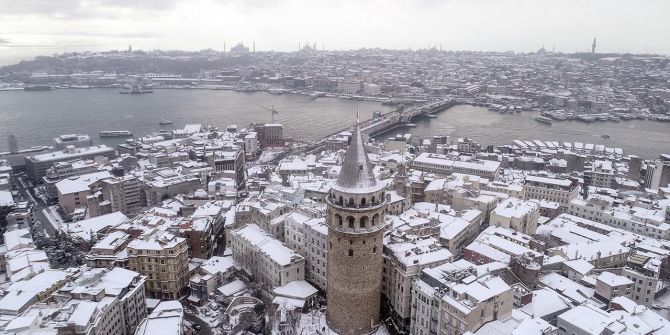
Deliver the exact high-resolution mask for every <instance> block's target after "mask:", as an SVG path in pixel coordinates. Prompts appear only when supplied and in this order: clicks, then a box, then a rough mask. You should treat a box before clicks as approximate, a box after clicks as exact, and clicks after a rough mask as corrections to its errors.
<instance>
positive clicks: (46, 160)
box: [26, 144, 117, 181]
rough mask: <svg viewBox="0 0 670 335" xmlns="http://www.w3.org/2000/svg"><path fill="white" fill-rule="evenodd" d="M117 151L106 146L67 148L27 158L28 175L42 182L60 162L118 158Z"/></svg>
mask: <svg viewBox="0 0 670 335" xmlns="http://www.w3.org/2000/svg"><path fill="white" fill-rule="evenodd" d="M116 155H117V153H116V150H115V149H114V148H111V147H108V146H106V145H102V144H101V145H96V146H92V147H86V148H76V147H74V146H67V147H66V148H65V149H64V150H62V151H54V152H49V153H44V154H38V155H34V156H28V157H26V170H27V171H28V175H29V176H30V177H31V178H32V179H33V180H35V181H42V177H44V176H45V175H46V173H47V170H48V169H49V168H50V167H51V166H52V165H54V164H55V163H59V162H68V161H74V160H82V159H93V158H96V157H104V158H106V159H113V158H116Z"/></svg>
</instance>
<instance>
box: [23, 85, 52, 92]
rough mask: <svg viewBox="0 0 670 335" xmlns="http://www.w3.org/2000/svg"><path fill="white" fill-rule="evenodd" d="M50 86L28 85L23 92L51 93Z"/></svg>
mask: <svg viewBox="0 0 670 335" xmlns="http://www.w3.org/2000/svg"><path fill="white" fill-rule="evenodd" d="M52 89H53V87H51V85H30V86H26V87H24V88H23V90H25V91H51V90H52Z"/></svg>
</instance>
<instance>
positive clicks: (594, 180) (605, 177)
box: [590, 160, 615, 188]
mask: <svg viewBox="0 0 670 335" xmlns="http://www.w3.org/2000/svg"><path fill="white" fill-rule="evenodd" d="M590 176H591V185H592V186H596V187H605V188H611V187H612V186H613V185H614V177H615V175H614V167H613V166H612V161H605V160H596V161H594V162H593V164H591V171H590Z"/></svg>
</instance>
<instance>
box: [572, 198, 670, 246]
mask: <svg viewBox="0 0 670 335" xmlns="http://www.w3.org/2000/svg"><path fill="white" fill-rule="evenodd" d="M613 204H614V199H612V198H611V197H609V196H603V195H599V194H592V195H589V197H588V198H587V199H586V200H582V199H574V200H572V201H570V203H569V205H568V206H567V208H566V210H565V212H566V213H568V214H570V215H574V216H576V217H580V218H583V219H588V220H592V221H595V222H598V223H602V224H606V225H608V226H612V227H614V228H619V229H624V230H627V231H630V232H633V233H636V234H640V235H644V236H649V237H653V238H657V239H663V240H667V239H670V224H668V223H667V222H666V221H667V220H666V217H665V215H666V210H665V209H662V208H644V207H639V206H625V205H622V206H617V207H613Z"/></svg>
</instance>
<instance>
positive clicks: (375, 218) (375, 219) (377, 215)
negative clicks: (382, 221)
mask: <svg viewBox="0 0 670 335" xmlns="http://www.w3.org/2000/svg"><path fill="white" fill-rule="evenodd" d="M377 221H379V214H375V215H373V216H372V225H373V226H374V225H376V224H377Z"/></svg>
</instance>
